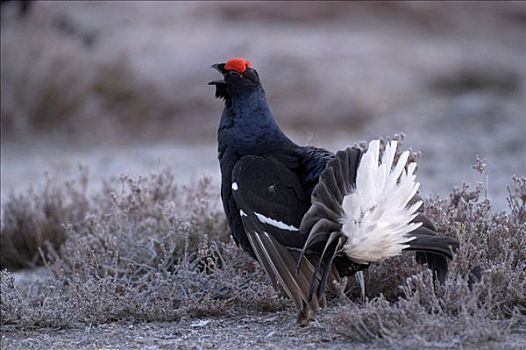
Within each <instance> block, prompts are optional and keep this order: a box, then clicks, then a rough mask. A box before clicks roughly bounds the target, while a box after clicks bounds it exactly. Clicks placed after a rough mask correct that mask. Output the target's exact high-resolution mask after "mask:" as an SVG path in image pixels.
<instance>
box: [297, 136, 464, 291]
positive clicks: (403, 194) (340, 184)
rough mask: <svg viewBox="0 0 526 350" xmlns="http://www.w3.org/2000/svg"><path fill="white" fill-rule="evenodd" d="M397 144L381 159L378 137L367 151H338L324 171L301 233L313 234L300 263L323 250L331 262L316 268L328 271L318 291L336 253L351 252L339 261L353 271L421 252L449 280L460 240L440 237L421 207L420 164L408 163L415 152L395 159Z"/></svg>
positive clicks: (343, 271)
mask: <svg viewBox="0 0 526 350" xmlns="http://www.w3.org/2000/svg"><path fill="white" fill-rule="evenodd" d="M396 148H397V143H396V141H393V142H391V143H389V144H387V145H386V149H385V151H384V154H383V156H382V157H381V159H380V142H379V141H378V140H375V141H372V142H371V143H370V144H369V149H368V151H367V152H365V153H364V154H363V156H362V154H361V152H360V150H358V149H356V148H348V149H346V150H345V151H340V152H337V153H336V157H335V158H334V159H332V160H331V161H329V163H328V164H327V168H326V169H325V171H324V172H323V173H322V174H321V176H320V179H319V182H318V184H317V185H316V187H315V188H314V191H313V193H312V198H311V199H312V205H311V207H310V208H309V210H308V211H307V213H306V214H305V216H304V217H303V219H302V222H301V225H300V231H301V234H305V235H308V237H307V240H306V242H305V245H304V247H303V251H302V255H300V262H301V258H302V256H303V254H304V253H305V252H307V251H311V252H317V254H318V255H319V256H320V259H321V260H323V261H324V262H326V264H325V266H324V267H317V269H316V270H317V271H319V272H320V273H322V279H321V280H320V281H319V283H317V288H318V293H317V295H318V296H319V295H321V293H323V289H324V283H325V282H324V280H323V276H324V275H325V274H324V273H323V271H320V270H322V269H323V268H325V269H327V268H330V267H331V266H330V265H331V262H332V261H337V260H334V259H335V257H345V259H344V260H343V261H345V264H344V265H345V266H342V263H341V262H342V260H340V263H339V264H338V270H339V271H340V273H341V274H342V275H352V274H354V273H356V272H357V271H360V270H363V269H364V268H366V267H367V266H368V264H369V263H371V262H375V261H380V260H384V259H387V258H390V257H393V256H396V255H400V254H401V253H402V252H403V251H405V250H410V251H416V252H417V262H419V263H427V264H428V265H429V267H430V268H431V269H432V270H433V271H434V272H435V275H436V276H437V278H438V279H439V280H440V281H441V282H442V281H443V280H444V278H445V275H446V273H447V259H451V258H452V251H453V250H454V249H455V248H456V247H458V241H457V240H456V239H454V238H451V237H440V236H438V235H437V234H436V232H434V227H433V225H432V224H431V223H430V221H429V219H428V218H426V217H425V216H424V215H423V214H421V213H418V212H417V211H418V208H419V207H420V206H421V204H422V201H421V200H420V198H419V197H418V196H415V195H416V193H417V191H418V186H419V184H418V183H417V182H416V181H415V175H414V171H415V169H416V164H415V163H410V164H408V165H407V160H408V158H409V152H403V153H402V154H401V155H400V156H399V158H398V160H397V161H395V158H396ZM361 282H363V280H362V281H361ZM312 283H313V284H315V283H316V281H313V282H312ZM361 287H362V293H363V286H361ZM313 288H316V286H314V285H313V286H311V292H312V290H313Z"/></svg>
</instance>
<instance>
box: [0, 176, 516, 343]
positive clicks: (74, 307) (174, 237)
mask: <svg viewBox="0 0 526 350" xmlns="http://www.w3.org/2000/svg"><path fill="white" fill-rule="evenodd" d="M86 181H87V180H86V176H85V175H83V176H81V179H80V181H78V182H75V183H73V182H70V183H68V184H67V185H66V186H65V187H63V188H62V187H60V186H58V185H57V184H55V183H53V182H52V181H51V180H50V181H49V182H48V184H47V185H46V187H45V188H44V189H43V190H42V192H32V193H30V194H27V195H26V196H21V197H13V198H11V200H9V201H8V202H7V203H6V205H5V208H4V218H3V221H2V231H1V237H2V242H9V241H13V242H14V243H13V244H7V245H6V244H4V243H2V249H3V251H2V256H3V260H2V264H3V266H4V267H6V266H9V267H15V266H23V265H25V266H28V265H29V263H30V262H31V263H34V262H35V258H34V257H35V256H36V252H37V251H40V254H41V256H43V257H45V259H44V260H45V262H46V267H47V268H48V269H49V270H50V271H51V272H52V278H50V279H48V280H45V281H40V282H36V283H32V284H30V285H27V286H20V285H17V284H16V283H15V281H14V276H13V274H12V273H10V272H8V271H6V270H4V271H2V282H1V288H2V294H1V314H2V325H3V326H6V325H11V327H16V328H19V329H34V328H42V327H60V328H70V327H78V326H80V325H83V324H101V323H108V322H113V321H120V320H128V321H134V322H138V321H170V320H178V319H180V318H188V317H204V316H209V317H214V316H222V317H224V316H228V315H235V314H247V313H248V314H251V313H254V312H261V311H276V310H281V309H283V308H287V307H291V304H290V303H288V302H287V301H286V300H285V299H281V298H279V297H278V295H276V293H275V292H274V291H273V290H272V287H271V285H270V283H268V281H267V279H266V277H265V276H264V274H263V273H262V272H261V271H260V269H259V268H258V267H257V265H256V264H255V263H254V262H253V261H251V259H250V258H248V257H247V256H246V254H244V253H243V252H242V251H241V250H240V249H238V248H236V247H235V246H234V244H233V243H232V242H231V240H230V238H229V233H228V232H227V228H226V225H225V223H224V220H223V218H222V214H221V210H220V209H219V207H218V206H217V204H218V198H217V197H216V193H215V191H211V189H210V182H209V181H208V180H206V179H204V180H202V181H201V182H200V183H199V184H198V185H197V186H196V187H193V188H182V187H179V186H177V185H176V183H175V177H174V175H173V173H172V172H171V171H168V170H167V171H164V172H162V173H160V174H157V175H152V176H151V177H148V178H139V179H132V178H129V177H124V176H123V177H121V178H119V179H113V180H111V181H108V182H107V183H105V184H104V186H103V189H102V190H101V191H99V192H98V193H97V194H95V195H92V196H88V195H87V194H86V191H85V188H86V186H87V183H86ZM525 184H526V179H525V178H519V177H515V178H514V179H513V184H512V185H511V186H510V196H509V202H510V207H511V209H510V211H509V212H507V213H494V212H492V211H490V206H491V205H490V202H489V200H487V199H485V198H481V196H480V195H481V193H482V192H481V191H482V187H481V186H479V187H477V188H475V189H473V190H472V189H470V187H468V186H467V185H466V186H463V187H461V188H459V189H455V191H453V193H452V194H451V195H450V198H448V199H439V198H434V199H430V200H428V201H427V206H426V207H427V209H426V210H427V213H428V214H429V215H430V216H431V217H433V218H434V220H435V222H436V224H437V226H438V228H439V230H440V231H442V232H446V233H447V234H451V235H456V236H457V237H458V238H459V239H460V240H461V248H460V250H459V251H458V253H457V256H456V259H455V260H454V262H453V263H452V265H451V270H450V272H451V273H450V275H449V278H448V279H447V282H446V284H445V285H444V286H440V285H434V284H433V282H432V278H431V276H430V273H429V272H428V271H427V270H426V269H425V268H423V267H421V266H420V267H419V266H416V265H415V264H414V263H413V262H412V258H411V257H410V256H407V257H402V258H398V259H394V260H390V261H386V262H384V263H382V264H378V265H375V266H373V267H372V268H370V269H369V271H368V272H367V274H366V284H367V295H368V300H367V302H366V303H365V304H361V303H360V302H358V301H357V299H355V298H354V297H353V293H354V290H353V289H352V288H351V289H350V294H349V295H350V296H351V299H353V300H356V301H355V302H350V303H349V302H345V301H340V302H339V303H338V305H339V307H338V311H336V312H329V313H328V314H326V315H325V316H324V313H323V312H322V313H321V315H320V317H322V318H323V322H328V323H329V324H332V325H333V326H334V327H335V328H336V329H337V331H338V332H340V333H341V334H343V335H345V336H347V337H349V338H350V339H351V340H353V341H360V342H363V341H381V342H388V343H391V344H404V345H407V346H416V345H417V344H428V345H430V346H431V345H437V344H446V343H447V344H449V345H455V344H476V343H478V342H484V341H488V340H492V339H493V340H495V339H497V340H498V339H500V338H502V337H504V336H506V334H508V333H509V332H512V331H514V329H516V327H517V325H521V324H522V327H523V326H524V313H525V312H526V298H525V295H526V272H525V270H526V221H525V219H524V218H525V217H524V211H525V207H526V203H525V201H524V199H525V193H524V188H525ZM28 218H34V219H32V220H30V221H29V223H28V225H26V226H24V225H21V222H25V221H27V220H28ZM59 227H60V229H58V228H59ZM44 228H45V229H44ZM32 233H34V234H35V237H33V236H32ZM19 235H20V236H21V237H24V238H23V239H16V238H15V237H17V236H19ZM46 241H49V242H46ZM62 241H63V244H62V245H60V242H62ZM44 242H46V243H44ZM37 248H38V249H37ZM4 254H5V255H4ZM24 258H25V259H28V262H24V260H23V259H24ZM11 259H12V260H11ZM475 266H479V268H480V271H481V274H482V278H481V280H480V281H478V280H477V279H475V280H470V271H471V270H472V269H473V267H475ZM329 315H330V317H329ZM409 335H411V337H409ZM437 346H438V345H437Z"/></svg>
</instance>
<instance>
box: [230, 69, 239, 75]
mask: <svg viewBox="0 0 526 350" xmlns="http://www.w3.org/2000/svg"><path fill="white" fill-rule="evenodd" d="M228 75H230V76H231V77H237V76H239V73H238V72H236V71H235V70H231V71H228Z"/></svg>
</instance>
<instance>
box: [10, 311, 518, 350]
mask: <svg viewBox="0 0 526 350" xmlns="http://www.w3.org/2000/svg"><path fill="white" fill-rule="evenodd" d="M335 311H336V307H334V306H333V307H329V308H328V309H326V310H325V311H324V312H323V315H322V316H321V319H320V320H319V322H318V323H316V324H313V325H311V326H309V327H306V328H300V327H298V326H297V325H296V324H295V321H294V320H295V315H294V313H293V312H292V311H282V312H278V313H272V314H268V313H267V314H261V315H250V316H234V317H229V318H221V319H214V318H212V319H192V320H182V321H180V322H172V323H157V322H155V323H138V324H130V323H112V324H103V325H94V326H92V327H86V328H82V329H70V330H54V329H44V330H38V331H31V330H24V331H20V330H11V329H9V327H2V348H3V349H149V350H156V349H221V350H222V349H224V350H227V349H291V350H292V349H333V350H336V349H355V350H369V349H370V350H373V349H386V348H389V349H409V348H408V347H407V346H404V345H403V344H397V345H387V344H382V343H370V344H364V343H353V342H350V341H349V340H348V339H346V338H345V337H343V336H341V335H339V334H337V333H336V332H334V331H333V330H331V329H329V328H327V327H325V326H324V322H323V318H324V317H330V315H331V313H334V312H335ZM525 347H526V331H525V332H522V333H519V332H517V333H514V334H512V335H511V336H509V337H507V338H506V339H498V340H495V341H491V342H487V343H484V344H476V345H471V346H465V345H462V344H455V343H452V344H422V345H421V346H419V349H424V348H425V349H473V350H475V349H480V350H483V349H488V350H489V349H503V350H504V349H506V350H519V349H524V348H525Z"/></svg>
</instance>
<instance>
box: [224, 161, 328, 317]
mask: <svg viewBox="0 0 526 350" xmlns="http://www.w3.org/2000/svg"><path fill="white" fill-rule="evenodd" d="M231 186H232V195H233V198H234V200H235V202H236V205H237V207H238V208H239V215H240V217H241V220H242V222H243V226H244V228H245V232H246V234H247V237H248V240H249V242H250V244H251V246H252V249H253V251H254V253H255V255H256V258H257V260H258V261H259V263H260V264H261V266H263V268H264V269H265V271H266V272H267V274H268V275H269V276H270V278H271V280H272V282H273V284H274V286H275V287H277V288H279V289H282V290H283V291H284V292H285V293H286V294H287V295H288V296H289V297H290V298H291V299H292V300H293V301H294V302H295V303H296V305H297V306H298V308H299V309H300V310H302V311H303V313H304V314H303V315H302V314H300V318H304V319H303V320H300V322H306V321H309V320H310V319H311V318H312V317H313V312H315V311H316V309H318V308H319V307H320V306H323V304H324V299H323V297H322V298H314V299H312V298H309V288H310V285H311V283H312V279H313V278H316V277H315V274H314V265H315V264H317V261H312V258H311V257H308V258H307V259H306V260H304V261H303V262H302V264H301V265H300V267H299V269H298V271H296V265H297V261H298V257H299V251H300V249H301V247H303V244H304V242H305V239H306V236H304V235H301V233H300V232H299V225H300V222H301V219H302V217H303V215H304V213H305V212H306V211H307V209H308V207H309V206H310V199H309V198H308V196H307V195H306V193H305V192H304V190H303V188H302V186H301V183H300V180H299V178H298V177H297V176H296V174H294V173H293V172H292V171H291V170H290V169H288V168H287V167H286V166H284V165H282V164H281V163H279V162H278V161H276V160H275V159H273V158H265V157H260V156H245V157H243V158H241V159H240V160H239V161H238V162H237V163H236V164H235V166H234V169H233V172H232V184H231Z"/></svg>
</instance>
